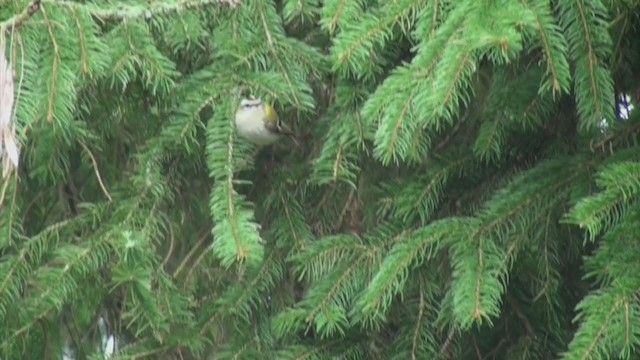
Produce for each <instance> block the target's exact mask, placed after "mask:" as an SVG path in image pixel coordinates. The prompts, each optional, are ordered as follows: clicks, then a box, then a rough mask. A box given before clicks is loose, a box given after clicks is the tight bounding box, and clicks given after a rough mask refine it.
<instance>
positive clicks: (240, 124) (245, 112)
mask: <svg viewBox="0 0 640 360" xmlns="http://www.w3.org/2000/svg"><path fill="white" fill-rule="evenodd" d="M262 116H263V111H262V108H260V107H251V108H245V109H239V110H238V112H236V128H237V129H238V134H239V135H240V136H242V137H243V138H245V139H247V140H249V141H250V142H252V143H254V144H256V145H259V146H267V145H271V144H273V143H275V142H276V141H278V140H279V139H280V136H279V135H278V134H274V133H272V132H270V131H269V130H267V128H265V126H264V121H263V119H262Z"/></svg>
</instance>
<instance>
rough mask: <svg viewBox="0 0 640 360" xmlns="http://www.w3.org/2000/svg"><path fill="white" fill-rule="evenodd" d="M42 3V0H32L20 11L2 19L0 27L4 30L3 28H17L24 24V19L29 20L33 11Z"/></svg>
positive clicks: (38, 8)
mask: <svg viewBox="0 0 640 360" xmlns="http://www.w3.org/2000/svg"><path fill="white" fill-rule="evenodd" d="M41 5H42V0H33V1H32V2H31V4H29V6H28V7H27V8H26V9H24V10H23V11H22V12H21V13H19V14H17V15H15V16H13V17H11V18H9V19H7V20H5V21H3V22H1V23H0V29H2V31H4V29H15V28H19V27H20V26H22V24H24V22H25V21H27V20H29V19H30V18H31V17H32V16H33V15H34V14H35V13H37V12H38V11H39V10H40V7H41Z"/></svg>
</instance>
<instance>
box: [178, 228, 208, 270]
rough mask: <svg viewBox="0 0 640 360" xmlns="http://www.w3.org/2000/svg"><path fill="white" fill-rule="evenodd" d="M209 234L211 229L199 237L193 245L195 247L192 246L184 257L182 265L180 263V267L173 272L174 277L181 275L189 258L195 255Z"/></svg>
mask: <svg viewBox="0 0 640 360" xmlns="http://www.w3.org/2000/svg"><path fill="white" fill-rule="evenodd" d="M208 235H209V231H205V233H204V235H202V236H201V237H200V239H198V242H197V243H196V244H195V245H194V246H193V248H191V250H190V251H189V252H188V253H187V255H186V256H185V257H184V259H182V262H181V263H180V265H178V268H177V269H176V270H175V271H174V272H173V277H174V278H175V277H178V275H180V273H181V272H182V270H183V269H184V267H185V266H186V265H187V263H188V262H189V260H191V258H192V257H193V254H195V253H196V251H197V250H198V249H200V246H202V244H203V243H204V241H205V240H206V239H207V236H208Z"/></svg>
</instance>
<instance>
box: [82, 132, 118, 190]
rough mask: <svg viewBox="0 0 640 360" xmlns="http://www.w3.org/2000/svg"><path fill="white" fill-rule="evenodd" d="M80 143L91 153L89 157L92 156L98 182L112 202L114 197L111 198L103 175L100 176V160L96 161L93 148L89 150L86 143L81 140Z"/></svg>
mask: <svg viewBox="0 0 640 360" xmlns="http://www.w3.org/2000/svg"><path fill="white" fill-rule="evenodd" d="M80 145H81V146H82V148H84V150H85V151H86V152H87V154H89V157H90V158H91V162H92V163H93V169H94V170H95V172H96V177H97V178H98V183H100V187H101V188H102V192H104V194H105V195H106V196H107V198H108V199H109V202H112V201H113V199H112V198H111V195H109V192H108V191H107V188H106V187H105V186H104V183H103V182H102V177H101V176H100V170H98V162H97V161H96V158H95V157H93V154H92V153H91V150H89V148H88V147H87V145H85V144H84V143H83V142H82V141H80Z"/></svg>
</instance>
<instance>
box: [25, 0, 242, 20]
mask: <svg viewBox="0 0 640 360" xmlns="http://www.w3.org/2000/svg"><path fill="white" fill-rule="evenodd" d="M38 2H39V3H40V2H41V3H42V4H51V5H55V6H64V7H67V8H72V9H73V8H75V9H78V10H81V11H86V12H88V13H90V14H91V15H93V16H96V17H97V18H99V19H101V20H103V21H108V20H123V19H147V20H148V19H151V18H153V17H155V16H159V15H169V14H171V13H177V12H182V11H185V10H190V9H198V8H201V7H204V6H207V5H211V4H222V5H227V6H229V7H231V8H235V7H237V6H239V5H240V4H241V0H184V1H178V0H171V1H162V2H155V3H153V5H150V4H149V3H144V4H140V5H129V4H127V3H125V2H122V3H115V4H110V5H104V4H101V5H94V4H84V3H77V2H72V1H66V0H40V1H38Z"/></svg>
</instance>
